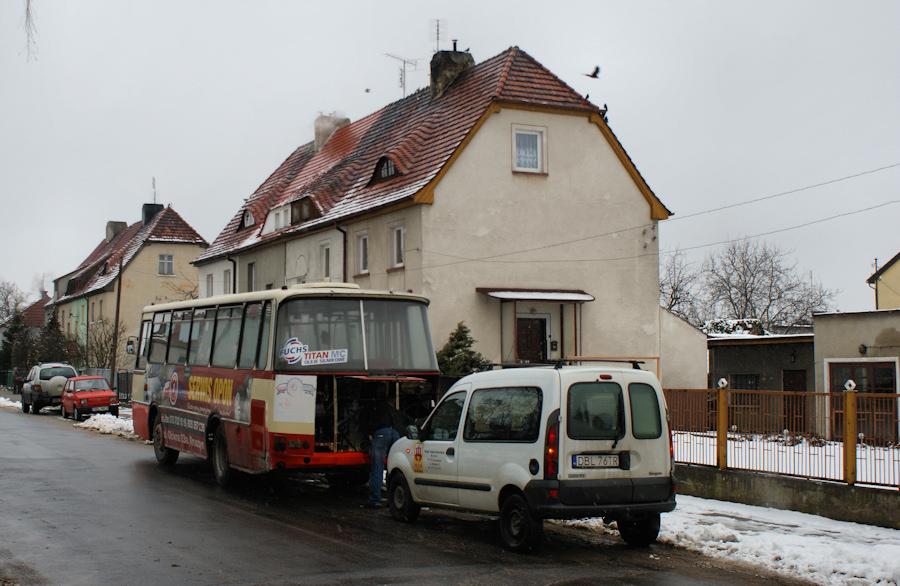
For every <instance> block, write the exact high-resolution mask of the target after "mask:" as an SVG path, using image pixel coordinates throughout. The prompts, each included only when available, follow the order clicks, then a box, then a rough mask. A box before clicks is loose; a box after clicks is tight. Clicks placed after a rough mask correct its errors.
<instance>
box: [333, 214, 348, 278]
mask: <svg viewBox="0 0 900 586" xmlns="http://www.w3.org/2000/svg"><path fill="white" fill-rule="evenodd" d="M334 229H335V230H337V231H338V232H340V233H341V234H342V235H343V240H344V241H343V244H342V246H341V257H342V259H341V262H342V263H343V266H342V267H341V282H342V283H346V282H347V231H346V230H344V229H343V228H341V227H340V226H338V223H337V222H335V223H334Z"/></svg>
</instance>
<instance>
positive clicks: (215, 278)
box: [197, 260, 234, 297]
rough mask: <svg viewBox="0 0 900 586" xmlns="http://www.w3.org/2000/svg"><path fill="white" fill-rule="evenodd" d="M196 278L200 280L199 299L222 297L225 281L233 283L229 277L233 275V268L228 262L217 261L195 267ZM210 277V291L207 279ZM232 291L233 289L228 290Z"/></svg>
mask: <svg viewBox="0 0 900 586" xmlns="http://www.w3.org/2000/svg"><path fill="white" fill-rule="evenodd" d="M197 271H198V278H199V279H200V281H199V282H200V297H212V296H213V295H224V294H225V291H226V290H228V289H226V284H225V280H226V279H228V281H229V283H233V281H232V280H231V279H230V277H229V275H234V266H233V265H232V263H231V261H229V260H219V261H216V262H211V263H209V264H205V265H203V266H201V267H197ZM210 275H211V276H212V283H213V286H212V289H211V290H210V288H209V286H208V283H209V280H208V277H209V276H210ZM230 290H231V291H233V290H234V289H230Z"/></svg>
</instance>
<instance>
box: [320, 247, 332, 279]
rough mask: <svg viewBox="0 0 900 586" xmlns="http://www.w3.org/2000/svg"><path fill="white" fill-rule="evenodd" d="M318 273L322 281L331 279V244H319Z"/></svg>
mask: <svg viewBox="0 0 900 586" xmlns="http://www.w3.org/2000/svg"><path fill="white" fill-rule="evenodd" d="M319 274H320V275H322V280H323V281H326V282H327V281H330V280H331V244H330V243H325V244H320V245H319Z"/></svg>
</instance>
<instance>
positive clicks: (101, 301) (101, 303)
mask: <svg viewBox="0 0 900 586" xmlns="http://www.w3.org/2000/svg"><path fill="white" fill-rule="evenodd" d="M98 318H99V319H103V300H102V299H101V300H100V315H99V316H98Z"/></svg>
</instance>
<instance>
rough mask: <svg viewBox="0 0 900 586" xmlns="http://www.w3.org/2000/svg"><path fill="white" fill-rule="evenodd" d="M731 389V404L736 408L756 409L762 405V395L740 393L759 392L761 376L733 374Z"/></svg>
mask: <svg viewBox="0 0 900 586" xmlns="http://www.w3.org/2000/svg"><path fill="white" fill-rule="evenodd" d="M731 388H732V390H734V391H737V392H733V393H731V404H732V405H734V406H736V407H756V406H758V405H759V404H760V398H761V397H760V395H758V394H757V393H741V392H740V391H758V390H759V375H758V374H732V375H731Z"/></svg>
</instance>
